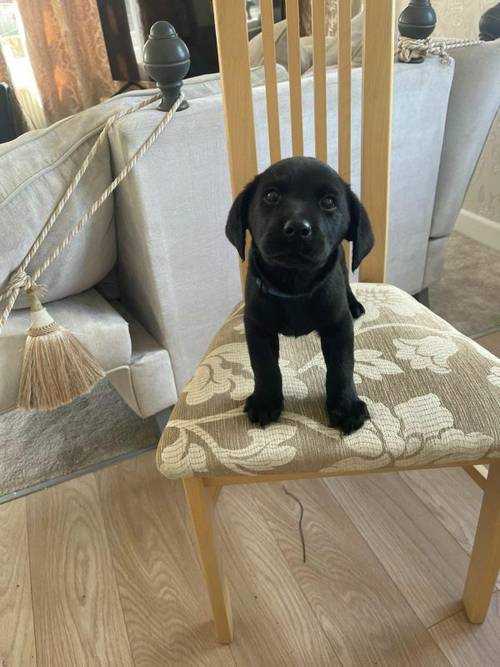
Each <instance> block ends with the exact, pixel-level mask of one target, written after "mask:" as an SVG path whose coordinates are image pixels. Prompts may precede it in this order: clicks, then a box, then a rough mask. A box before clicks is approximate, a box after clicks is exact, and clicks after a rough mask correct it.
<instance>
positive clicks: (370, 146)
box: [360, 0, 394, 282]
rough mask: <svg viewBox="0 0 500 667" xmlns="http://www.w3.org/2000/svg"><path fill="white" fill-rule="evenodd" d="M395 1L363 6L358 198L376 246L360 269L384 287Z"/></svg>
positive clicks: (367, 278)
mask: <svg viewBox="0 0 500 667" xmlns="http://www.w3.org/2000/svg"><path fill="white" fill-rule="evenodd" d="M393 35H394V0H377V2H365V23H364V40H363V122H362V152H361V199H362V201H363V204H364V206H365V208H366V210H367V212H368V216H369V218H370V220H371V223H372V227H373V232H374V234H375V247H374V248H373V250H372V251H371V253H370V254H369V255H368V257H366V258H365V260H364V261H363V263H362V264H361V267H360V278H361V280H363V281H366V282H383V281H384V279H385V266H386V256H387V230H388V222H389V186H390V161H391V115H392V71H393V63H394V38H393Z"/></svg>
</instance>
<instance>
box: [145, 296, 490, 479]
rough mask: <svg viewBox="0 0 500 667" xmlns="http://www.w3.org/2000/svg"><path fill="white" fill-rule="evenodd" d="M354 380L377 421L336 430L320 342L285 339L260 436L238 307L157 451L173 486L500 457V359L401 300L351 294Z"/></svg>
mask: <svg viewBox="0 0 500 667" xmlns="http://www.w3.org/2000/svg"><path fill="white" fill-rule="evenodd" d="M352 287H353V291H354V293H355V294H356V296H357V298H358V299H359V300H360V301H361V302H362V303H363V304H364V306H365V308H366V314H365V315H364V316H362V317H361V318H360V319H359V320H357V321H356V322H355V360H356V363H355V375H354V378H355V382H356V386H357V389H358V393H359V395H360V397H362V398H363V399H364V400H365V401H366V402H367V404H368V406H369V410H370V413H371V419H370V420H369V421H368V422H366V424H365V425H364V426H363V428H361V429H360V430H359V431H357V432H355V433H353V434H350V435H348V436H345V435H342V434H341V433H340V432H339V431H338V430H336V429H333V428H329V427H328V425H327V417H326V412H325V406H324V403H325V388H324V387H325V366H324V363H323V357H322V354H321V349H320V341H319V337H318V336H317V335H316V334H310V335H309V336H304V337H302V338H298V339H292V338H284V337H281V340H280V348H281V350H280V366H281V370H282V374H283V391H284V395H285V407H284V412H283V414H282V416H281V419H280V421H279V422H278V423H276V424H272V425H269V426H268V427H266V428H265V429H261V428H258V427H256V426H254V425H252V424H250V422H249V421H248V418H247V416H246V414H245V413H244V411H243V406H244V401H245V398H246V397H247V396H248V395H249V394H250V393H251V392H252V390H253V378H252V372H251V367H250V362H249V357H248V353H247V346H246V342H245V336H244V327H243V306H240V307H238V308H237V309H236V310H235V311H234V312H233V314H232V315H231V316H230V317H229V319H228V320H227V321H226V322H225V324H224V325H223V327H222V328H221V329H220V331H219V333H218V334H217V336H216V337H215V339H214V340H213V342H212V344H211V346H210V348H209V350H208V352H207V354H206V356H205V358H204V360H203V361H202V363H201V365H200V366H199V368H198V369H197V371H196V373H195V374H194V377H193V379H192V380H191V381H190V382H189V384H188V385H187V387H186V388H185V391H184V393H183V394H182V396H181V398H180V400H179V402H178V403H177V405H176V407H175V408H174V410H173V412H172V415H171V418H170V420H169V422H168V424H167V426H166V428H165V430H164V432H163V435H162V438H161V440H160V444H159V447H158V459H157V460H158V467H159V469H160V471H161V472H162V473H163V474H164V475H165V476H166V477H170V478H178V477H189V476H193V475H202V476H224V475H235V474H241V475H252V474H256V473H273V472H274V473H277V472H279V473H280V474H286V473H304V472H324V473H326V472H334V471H339V472H346V473H349V472H357V471H370V470H375V469H377V470H380V469H384V468H401V469H407V468H412V467H419V466H432V465H436V466H439V465H445V464H451V463H454V462H457V463H460V462H464V463H465V462H467V463H470V462H474V461H478V460H488V459H491V460H493V459H498V458H500V360H499V359H497V358H496V357H494V356H493V355H492V354H490V353H489V352H487V351H486V350H484V349H483V348H482V347H480V346H479V345H478V344H477V343H475V342H474V341H472V340H470V339H468V338H467V337H466V336H464V335H463V334H461V333H460V332H459V331H457V330H456V329H454V328H453V327H452V326H451V325H449V324H448V323H446V322H445V321H444V320H442V319H441V318H439V317H438V316H437V315H434V314H433V313H432V312H431V311H429V310H428V309H427V308H425V307H424V306H422V305H421V304H419V303H418V302H417V301H415V300H414V299H413V298H412V297H411V296H409V295H408V294H406V293H405V292H403V291H401V290H399V289H397V288H395V287H392V286H389V285H375V284H365V283H358V284H355V285H353V286H352Z"/></svg>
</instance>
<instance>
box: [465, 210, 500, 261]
mask: <svg viewBox="0 0 500 667" xmlns="http://www.w3.org/2000/svg"><path fill="white" fill-rule="evenodd" d="M455 229H456V230H457V232H460V233H461V234H465V236H469V237H470V238H471V239H474V240H475V241H479V242H480V243H484V245H487V246H489V247H490V248H493V249H494V250H497V251H498V252H500V222H496V221H494V220H490V219H489V218H485V217H483V216H482V215H479V214H478V213H473V212H472V211H468V210H467V209H465V208H463V209H462V210H461V211H460V215H459V216H458V219H457V224H456V225H455Z"/></svg>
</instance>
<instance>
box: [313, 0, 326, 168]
mask: <svg viewBox="0 0 500 667" xmlns="http://www.w3.org/2000/svg"><path fill="white" fill-rule="evenodd" d="M312 33H313V66H314V142H315V152H316V157H317V158H318V159H320V160H325V161H326V159H327V136H326V132H327V127H326V118H327V116H326V40H325V0H312Z"/></svg>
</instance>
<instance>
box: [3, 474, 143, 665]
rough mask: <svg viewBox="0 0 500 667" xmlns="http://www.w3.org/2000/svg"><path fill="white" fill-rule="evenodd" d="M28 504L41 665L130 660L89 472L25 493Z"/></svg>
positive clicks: (35, 616) (105, 540)
mask: <svg viewBox="0 0 500 667" xmlns="http://www.w3.org/2000/svg"><path fill="white" fill-rule="evenodd" d="M27 509H28V539H29V556H30V569H31V583H32V594H33V617H34V621H35V637H36V649H37V664H38V665H39V667H69V666H70V665H71V666H73V665H74V666H75V667H76V666H77V665H78V667H86V666H87V665H89V667H90V666H91V667H98V666H99V667H100V666H102V667H108V665H120V666H121V667H127V666H128V665H132V664H133V663H132V657H131V654H130V648H129V643H128V637H127V631H126V628H125V622H124V618H123V613H122V609H121V606H120V599H119V596H118V589H117V586H116V579H115V574H114V570H113V563H112V561H111V554H110V551H109V546H108V540H107V536H106V530H105V527H104V522H103V517H102V514H101V507H100V503H99V498H98V494H97V488H96V484H95V479H94V477H93V475H86V476H84V477H79V478H77V479H73V480H71V482H67V483H65V484H61V485H60V486H54V487H52V488H50V489H46V490H45V491H40V492H39V493H35V494H33V495H32V496H29V497H28V498H27ZM16 667H17V665H16Z"/></svg>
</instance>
